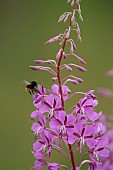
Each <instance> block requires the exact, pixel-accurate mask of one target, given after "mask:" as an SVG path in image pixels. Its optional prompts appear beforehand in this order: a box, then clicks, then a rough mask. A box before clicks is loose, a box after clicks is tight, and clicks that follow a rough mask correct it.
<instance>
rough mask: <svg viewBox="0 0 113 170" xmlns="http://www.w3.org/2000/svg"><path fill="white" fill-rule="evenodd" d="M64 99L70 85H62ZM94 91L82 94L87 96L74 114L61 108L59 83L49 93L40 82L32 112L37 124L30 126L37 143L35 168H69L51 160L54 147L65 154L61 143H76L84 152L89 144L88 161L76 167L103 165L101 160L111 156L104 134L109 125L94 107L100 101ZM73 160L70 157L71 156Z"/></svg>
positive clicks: (75, 108) (66, 98)
mask: <svg viewBox="0 0 113 170" xmlns="http://www.w3.org/2000/svg"><path fill="white" fill-rule="evenodd" d="M62 89H63V99H64V101H65V102H66V101H68V98H69V96H70V95H71V93H69V91H70V90H69V87H68V86H62ZM93 92H94V91H93V90H91V91H89V92H87V93H83V95H84V97H83V98H82V99H80V100H79V101H78V103H77V104H76V105H75V107H74V110H73V113H70V112H66V111H64V109H62V103H61V99H60V94H59V87H58V85H57V84H54V85H52V87H51V90H49V94H47V91H46V89H45V88H44V87H43V86H40V85H38V92H37V93H36V94H34V95H33V96H32V97H33V100H34V102H33V103H34V106H35V107H36V110H35V111H33V112H32V113H31V116H30V117H31V119H33V121H34V123H33V125H32V127H31V129H32V131H33V133H34V139H35V143H34V144H33V154H34V157H35V158H36V159H37V160H36V161H35V164H34V166H33V168H35V169H38V170H39V169H41V168H42V167H43V166H46V167H47V168H48V170H57V169H61V168H66V169H69V167H66V165H61V164H59V163H58V162H57V160H56V161H55V162H49V161H48V159H49V158H50V156H51V151H52V149H56V150H57V151H59V152H61V154H63V155H64V156H66V157H69V158H70V155H69V153H65V151H63V148H62V143H65V145H66V146H67V147H68V145H71V146H72V150H73V148H74V145H76V149H74V150H75V151H74V154H75V153H76V150H78V151H79V152H80V153H82V150H83V148H84V147H86V145H87V148H88V149H87V151H86V153H85V155H89V157H90V159H89V160H83V161H82V162H81V163H80V165H79V167H76V169H77V170H79V169H80V168H81V166H82V165H83V164H84V163H88V164H89V167H90V169H94V168H95V167H98V166H100V165H101V163H102V160H103V159H105V158H106V157H108V156H109V149H108V148H107V145H108V136H107V135H106V134H105V131H106V127H105V126H104V125H103V123H101V122H100V121H99V118H100V116H101V114H102V112H99V113H96V112H95V109H94V107H95V106H96V105H97V104H98V101H97V100H96V98H95V95H94V94H93ZM70 159H71V158H70Z"/></svg>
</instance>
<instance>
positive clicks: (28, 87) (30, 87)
mask: <svg viewBox="0 0 113 170" xmlns="http://www.w3.org/2000/svg"><path fill="white" fill-rule="evenodd" d="M24 82H25V83H26V84H27V85H26V88H25V91H26V92H29V94H30V95H31V94H34V92H36V91H37V90H36V88H37V82H36V81H32V82H28V81H24Z"/></svg>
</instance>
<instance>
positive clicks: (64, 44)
mask: <svg viewBox="0 0 113 170" xmlns="http://www.w3.org/2000/svg"><path fill="white" fill-rule="evenodd" d="M74 9H75V3H74V5H73V7H72V14H71V17H72V15H73V12H74ZM71 17H70V22H69V25H68V31H69V29H70V27H71V24H72V21H71ZM66 42H67V38H66V37H65V38H64V41H63V44H62V50H61V53H60V57H59V60H58V64H57V79H58V86H59V93H60V96H61V102H62V109H63V110H64V99H63V94H62V82H61V78H60V65H61V60H62V57H63V52H64V49H65V46H66ZM68 146H69V150H70V155H71V163H72V167H73V170H76V165H75V161H74V153H73V151H72V145H70V144H68Z"/></svg>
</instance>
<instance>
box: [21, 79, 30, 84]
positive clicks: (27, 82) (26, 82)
mask: <svg viewBox="0 0 113 170" xmlns="http://www.w3.org/2000/svg"><path fill="white" fill-rule="evenodd" d="M22 83H25V84H26V85H27V84H30V82H29V81H27V80H23V81H22Z"/></svg>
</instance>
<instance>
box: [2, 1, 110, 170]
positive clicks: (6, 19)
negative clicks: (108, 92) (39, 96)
mask: <svg viewBox="0 0 113 170" xmlns="http://www.w3.org/2000/svg"><path fill="white" fill-rule="evenodd" d="M81 8H82V15H83V17H84V22H83V23H82V22H81V21H79V23H80V26H81V35H82V39H83V43H82V44H80V43H79V42H78V40H76V39H77V38H76V35H75V34H73V38H74V39H75V42H77V54H78V55H79V56H81V57H83V58H84V59H85V60H86V62H87V65H86V68H87V72H86V73H79V72H76V70H74V71H73V74H74V75H77V76H80V77H82V78H83V79H84V81H85V82H84V83H83V84H80V85H77V86H74V85H70V87H71V88H72V91H78V90H79V91H88V90H90V89H96V88H97V87H101V86H103V87H106V88H109V87H110V88H112V85H111V81H112V79H111V78H106V77H105V76H104V73H105V72H106V71H107V70H109V69H111V68H113V1H112V0H109V1H105V0H104V1H102V0H100V1H99V0H95V1H93V0H92V1H91V0H85V1H82V2H81ZM70 10H71V6H70V5H69V4H67V3H66V0H61V1H60V0H45V1H41V0H40V1H39V0H0V80H1V81H0V96H1V97H0V104H1V107H0V109H1V113H0V169H1V170H6V169H8V170H28V169H30V167H31V166H32V165H33V162H34V158H33V155H32V154H31V151H32V143H33V134H32V132H31V130H30V127H31V124H32V121H31V120H30V119H29V116H30V113H31V112H32V111H33V110H34V109H35V108H34V107H33V104H32V98H31V96H30V95H29V94H27V93H25V91H24V88H25V85H24V83H22V81H23V80H29V81H31V80H36V81H38V82H40V83H41V84H42V85H44V86H45V87H46V88H50V85H51V84H52V82H51V76H50V75H49V74H48V73H45V72H38V71H32V70H30V69H29V65H33V64H34V63H33V61H34V60H35V59H48V58H52V59H54V57H55V55H56V53H57V51H58V49H59V46H58V44H52V45H50V46H46V45H44V43H45V41H47V40H48V39H49V38H50V37H52V36H55V35H57V34H59V33H62V32H63V31H64V30H65V29H66V27H67V23H65V24H63V23H59V24H58V23H57V20H58V17H59V16H60V15H61V14H62V13H64V12H65V11H70ZM74 36H75V37H74ZM68 61H69V62H74V63H77V64H78V62H77V61H76V60H75V59H74V58H73V57H72V58H71V57H70V59H68ZM63 74H64V73H63ZM98 99H99V106H98V107H97V111H99V110H102V111H103V112H104V113H111V108H112V103H113V101H112V100H111V99H104V98H100V97H99V96H98ZM77 100H78V97H76V98H74V99H73V100H72V101H71V102H70V104H72V103H75V101H77ZM57 159H58V158H57ZM60 161H61V160H60ZM64 162H67V160H65V159H62V163H64Z"/></svg>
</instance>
